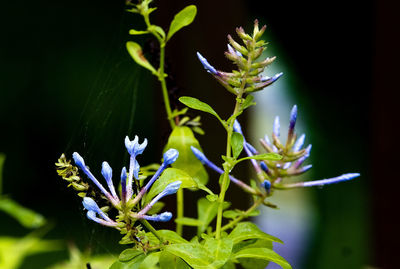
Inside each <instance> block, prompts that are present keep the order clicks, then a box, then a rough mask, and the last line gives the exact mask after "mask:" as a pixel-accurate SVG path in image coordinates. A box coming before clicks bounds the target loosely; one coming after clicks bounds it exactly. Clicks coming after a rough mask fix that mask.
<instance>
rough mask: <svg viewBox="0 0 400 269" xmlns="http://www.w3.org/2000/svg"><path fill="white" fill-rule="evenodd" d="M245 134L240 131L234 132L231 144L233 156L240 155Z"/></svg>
mask: <svg viewBox="0 0 400 269" xmlns="http://www.w3.org/2000/svg"><path fill="white" fill-rule="evenodd" d="M243 140H244V139H243V136H242V135H241V134H239V133H236V132H233V133H232V138H231V146H232V153H233V158H235V159H236V158H237V157H239V155H240V153H241V152H242V150H243Z"/></svg>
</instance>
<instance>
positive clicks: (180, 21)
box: [167, 5, 197, 40]
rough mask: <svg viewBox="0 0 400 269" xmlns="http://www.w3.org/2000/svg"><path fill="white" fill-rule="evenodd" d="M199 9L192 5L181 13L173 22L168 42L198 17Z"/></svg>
mask: <svg viewBox="0 0 400 269" xmlns="http://www.w3.org/2000/svg"><path fill="white" fill-rule="evenodd" d="M196 13H197V8H196V6H195V5H190V6H187V7H185V8H184V9H182V10H181V11H179V12H178V13H177V14H176V15H175V17H174V19H173V20H172V22H171V25H170V27H169V31H168V35H167V40H169V39H170V38H171V37H172V36H173V35H174V34H175V33H176V32H177V31H179V30H180V29H181V28H183V27H185V26H188V25H189V24H191V23H192V22H193V20H194V17H196Z"/></svg>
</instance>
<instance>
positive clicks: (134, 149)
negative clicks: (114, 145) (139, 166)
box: [125, 135, 147, 156]
mask: <svg viewBox="0 0 400 269" xmlns="http://www.w3.org/2000/svg"><path fill="white" fill-rule="evenodd" d="M146 146H147V139H146V138H145V139H144V140H143V143H142V144H139V138H138V136H137V135H136V136H135V139H134V140H132V141H131V140H129V137H128V136H126V137H125V147H126V149H127V150H128V152H129V154H130V155H131V156H137V155H139V154H142V153H143V151H144V149H145V148H146Z"/></svg>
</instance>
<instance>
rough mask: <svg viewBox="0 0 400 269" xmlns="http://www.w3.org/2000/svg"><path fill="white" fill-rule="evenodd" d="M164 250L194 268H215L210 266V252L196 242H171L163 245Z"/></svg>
mask: <svg viewBox="0 0 400 269" xmlns="http://www.w3.org/2000/svg"><path fill="white" fill-rule="evenodd" d="M165 251H168V252H169V253H171V254H173V255H175V256H178V257H181V258H182V259H183V260H184V261H185V262H187V263H188V264H189V265H190V266H192V267H193V268H195V269H215V268H216V267H214V266H212V262H213V260H212V254H211V253H210V252H208V251H207V249H206V248H205V247H204V246H202V245H200V244H196V243H185V244H173V245H168V246H166V247H165Z"/></svg>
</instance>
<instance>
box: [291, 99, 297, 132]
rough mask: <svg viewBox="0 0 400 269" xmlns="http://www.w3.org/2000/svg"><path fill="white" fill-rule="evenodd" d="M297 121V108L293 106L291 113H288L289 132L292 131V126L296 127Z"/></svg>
mask: <svg viewBox="0 0 400 269" xmlns="http://www.w3.org/2000/svg"><path fill="white" fill-rule="evenodd" d="M296 119H297V106H296V105H294V106H293V108H292V111H291V112H290V124H289V132H290V131H291V130H292V131H293V130H294V126H295V125H296Z"/></svg>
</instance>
